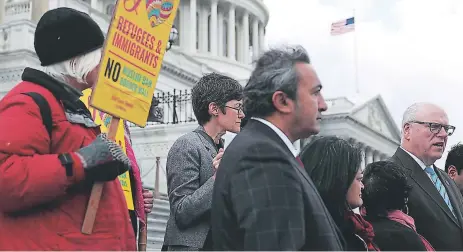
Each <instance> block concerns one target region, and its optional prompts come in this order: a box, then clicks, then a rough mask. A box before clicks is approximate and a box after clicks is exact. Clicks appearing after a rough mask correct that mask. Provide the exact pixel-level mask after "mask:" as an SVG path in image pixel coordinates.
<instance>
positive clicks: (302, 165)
mask: <svg viewBox="0 0 463 252" xmlns="http://www.w3.org/2000/svg"><path fill="white" fill-rule="evenodd" d="M296 160H297V162H298V163H299V164H300V165H301V167H302V168H304V164H303V163H302V161H301V158H300V157H299V156H297V157H296Z"/></svg>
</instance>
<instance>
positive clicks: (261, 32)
mask: <svg viewBox="0 0 463 252" xmlns="http://www.w3.org/2000/svg"><path fill="white" fill-rule="evenodd" d="M264 44H265V32H264V25H263V24H262V23H260V24H259V52H260V53H262V52H263V51H265V45H264Z"/></svg>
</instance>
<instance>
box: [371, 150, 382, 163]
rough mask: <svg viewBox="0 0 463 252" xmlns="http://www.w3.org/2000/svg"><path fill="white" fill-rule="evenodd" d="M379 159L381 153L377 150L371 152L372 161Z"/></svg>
mask: <svg viewBox="0 0 463 252" xmlns="http://www.w3.org/2000/svg"><path fill="white" fill-rule="evenodd" d="M378 161H381V153H380V152H379V151H375V152H374V154H373V162H378Z"/></svg>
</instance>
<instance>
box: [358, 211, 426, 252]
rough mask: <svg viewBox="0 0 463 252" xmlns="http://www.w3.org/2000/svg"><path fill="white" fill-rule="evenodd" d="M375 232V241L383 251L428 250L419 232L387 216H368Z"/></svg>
mask: <svg viewBox="0 0 463 252" xmlns="http://www.w3.org/2000/svg"><path fill="white" fill-rule="evenodd" d="M366 219H367V220H368V222H370V223H371V225H372V226H373V230H374V232H375V238H374V239H373V241H374V243H375V244H376V245H378V247H379V249H380V250H381V251H400V250H401V251H426V247H425V246H424V243H423V241H422V240H421V237H420V236H419V235H418V233H417V232H416V231H415V230H413V229H411V228H410V227H407V226H405V225H403V224H401V223H399V222H397V221H393V220H390V219H388V218H387V217H378V218H368V217H367V218H366Z"/></svg>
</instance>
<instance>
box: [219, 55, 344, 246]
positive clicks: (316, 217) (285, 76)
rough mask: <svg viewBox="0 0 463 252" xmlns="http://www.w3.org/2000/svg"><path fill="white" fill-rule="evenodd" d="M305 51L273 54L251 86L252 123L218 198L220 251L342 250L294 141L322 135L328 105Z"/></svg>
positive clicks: (228, 162)
mask: <svg viewBox="0 0 463 252" xmlns="http://www.w3.org/2000/svg"><path fill="white" fill-rule="evenodd" d="M321 89H322V85H321V84H320V81H319V79H318V77H317V74H316V73H315V70H314V69H313V67H312V65H311V64H310V60H309V56H308V55H307V52H306V51H305V50H304V49H303V48H302V47H289V48H283V49H273V50H270V51H268V52H266V53H264V54H263V55H262V56H261V57H260V59H259V60H258V61H257V63H256V68H255V69H254V71H253V72H252V75H251V77H250V79H249V82H248V84H247V85H246V87H245V90H244V94H245V96H244V97H245V98H244V104H245V105H244V106H245V111H246V113H248V114H249V115H250V116H252V118H251V119H250V120H249V122H248V123H247V125H246V127H244V128H243V129H242V131H241V132H240V133H239V134H238V135H237V136H236V137H235V139H234V140H233V141H232V142H231V143H230V145H229V146H228V148H227V151H226V152H225V153H224V155H223V157H222V161H221V164H220V168H219V170H218V173H217V178H216V185H215V187H214V194H213V207H212V237H213V241H214V249H215V250H250V251H252V250H335V251H337V250H342V249H343V243H342V238H341V237H340V236H339V232H338V229H337V227H336V225H335V223H334V222H333V220H332V218H331V216H330V214H329V212H328V210H327V209H326V207H325V205H324V204H323V201H322V199H321V198H320V195H319V194H318V192H317V188H316V187H315V186H314V184H313V182H312V181H311V179H310V177H309V175H308V174H307V173H306V171H305V170H304V169H303V167H302V165H301V164H300V163H299V162H298V161H297V159H296V156H297V154H298V153H297V151H296V149H295V148H294V146H293V143H294V142H295V141H296V140H298V139H301V138H305V137H308V136H310V135H312V134H316V133H318V132H319V128H320V122H319V121H320V119H321V112H322V111H325V110H326V109H327V105H326V103H325V100H324V99H323V96H322V95H321V93H320V91H321Z"/></svg>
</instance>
